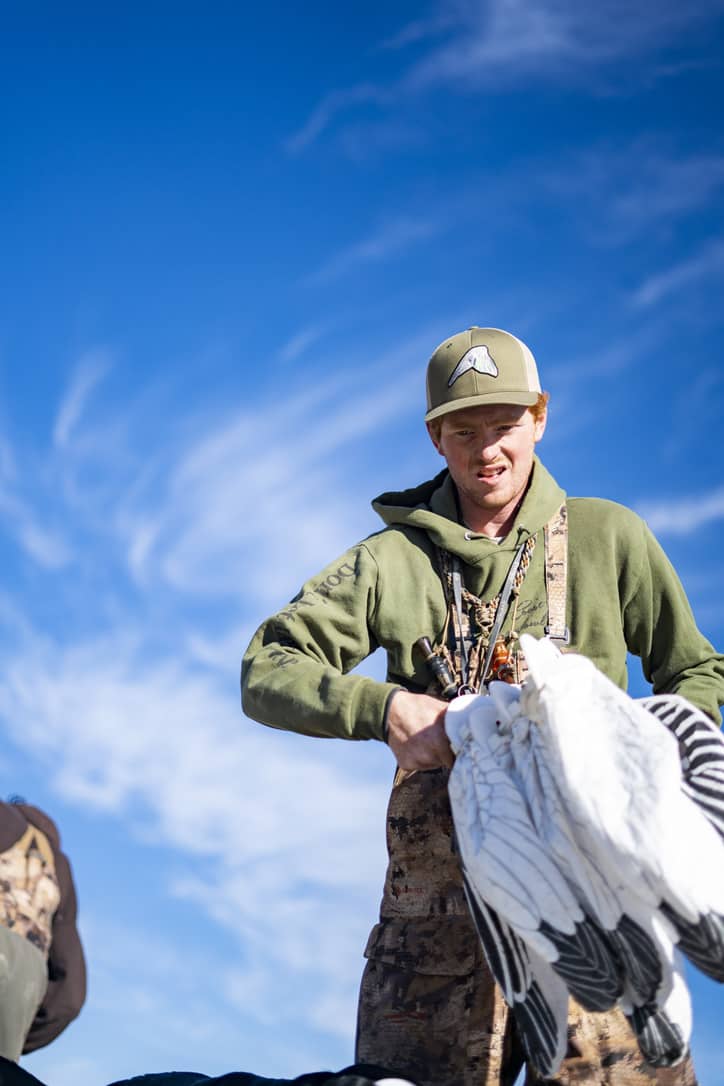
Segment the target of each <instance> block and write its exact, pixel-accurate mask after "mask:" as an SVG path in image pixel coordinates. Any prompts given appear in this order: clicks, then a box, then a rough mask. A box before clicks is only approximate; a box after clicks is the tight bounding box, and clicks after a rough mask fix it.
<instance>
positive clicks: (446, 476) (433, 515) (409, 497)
mask: <svg viewBox="0 0 724 1086" xmlns="http://www.w3.org/2000/svg"><path fill="white" fill-rule="evenodd" d="M565 499H566V493H565V491H564V490H562V489H561V487H559V486H558V483H557V482H556V481H555V479H554V478H553V476H552V475H551V474H550V473H549V472H548V471H547V470H546V469H545V468H544V467H543V464H542V463H541V462H540V460H539V459H538V457H534V460H533V470H532V471H531V476H530V480H529V483H528V489H527V490H526V492H525V495H524V497H523V501H522V502H521V505H520V508H519V509H518V512H517V514H516V517H515V521H514V523H513V527H512V528H511V530H510V532H509V533H508V535H507V536H506V537H505V539H504V540H503V541H502V543H496V542H495V541H494V540H492V539H489V538H488V537H487V536H484V535H480V534H479V533H478V532H471V531H470V529H469V528H466V527H465V525H464V524H462V523H461V521H460V513H459V510H458V501H457V492H456V490H455V484H454V483H453V481H452V478H451V477H450V473H449V471H448V470H447V468H445V469H444V470H443V471H441V472H440V474H439V475H436V476H435V478H434V479H430V480H429V481H428V482H426V483H422V484H421V485H420V486H417V487H413V488H412V489H410V490H401V491H390V492H389V493H387V494H381V495H380V496H379V498H375V500H374V501H373V502H372V508H373V509H374V510H375V512H376V513H378V514H379V516H380V517H382V520H383V521H384V522H385V524H386V525H387V526H388V527H390V528H392V527H398V526H399V527H406V528H421V529H422V530H423V531H424V532H426V533H427V535H428V536H429V537H430V539H432V541H433V543H435V544H436V546H438V547H441V548H442V549H443V550H446V551H449V552H450V553H451V554H457V555H458V556H459V557H460V558H461V559H463V560H464V561H465V562H467V563H468V565H477V564H478V563H479V562H483V561H485V559H486V557H489V555H490V549H491V547H494V548H495V549H496V550H498V549H508V550H514V549H515V548H516V547H518V546H519V545H520V544H521V543H523V542H524V541H525V540H526V539H527V538H528V537H529V536H531V535H535V534H536V532H538V531H540V529H541V528H542V527H543V526H544V525H545V524H547V523H548V521H549V520H550V519H551V517H552V516H553V514H554V513H555V512H556V510H557V509H559V508H560V506H561V505H562V503H563V502H564V501H565Z"/></svg>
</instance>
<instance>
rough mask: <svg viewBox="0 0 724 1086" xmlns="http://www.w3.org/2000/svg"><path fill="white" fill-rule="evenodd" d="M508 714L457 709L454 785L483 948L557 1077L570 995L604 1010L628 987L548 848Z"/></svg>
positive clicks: (546, 1069) (544, 1067)
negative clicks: (534, 817) (520, 773)
mask: <svg viewBox="0 0 724 1086" xmlns="http://www.w3.org/2000/svg"><path fill="white" fill-rule="evenodd" d="M508 689H509V688H508ZM499 717H500V714H499V712H498V708H497V705H496V702H495V701H494V700H493V699H492V698H489V697H476V696H468V697H463V698H458V699H456V701H454V702H453V703H452V704H451V706H450V707H449V709H448V711H447V714H446V719H445V727H446V731H447V734H448V738H449V739H450V743H451V745H452V748H453V750H454V752H455V753H456V755H457V757H456V762H455V766H454V768H453V770H452V772H451V774H450V780H449V785H448V788H449V792H450V799H451V805H452V810H453V817H454V821H455V827H456V835H457V839H458V847H459V850H460V855H461V858H462V867H463V878H464V883H465V888H466V892H467V895H468V900H469V902H470V908H471V913H472V915H473V919H474V921H475V923H476V926H477V929H478V932H479V934H480V938H481V942H482V944H483V949H484V951H485V954H486V957H487V959H488V963H489V965H490V968H491V971H492V973H493V975H494V976H495V978H496V980H497V981H498V983H499V984H500V986H501V989H502V991H503V994H504V996H505V998H506V1000H507V1002H508V1004H509V1006H510V1007H511V1008H512V1010H513V1013H514V1014H515V1017H516V1020H517V1021H518V1023H519V1025H520V1028H521V1034H522V1036H523V1040H524V1044H525V1046H526V1049H527V1051H528V1055H529V1058H530V1059H531V1060H532V1062H533V1063H534V1064H535V1065H536V1067H538V1069H539V1070H540V1071H541V1072H542V1073H543V1074H545V1075H550V1074H553V1073H554V1072H555V1070H556V1068H557V1067H558V1066H559V1065H560V1062H561V1060H562V1059H563V1056H564V1054H565V1049H566V1039H567V1034H566V1027H567V1010H568V991H569V990H570V991H571V992H573V993H574V994H575V995H576V997H577V998H578V999H579V1002H581V1003H582V1004H583V1005H584V1006H586V1007H588V1008H589V1009H591V1010H603V1009H607V1008H608V1007H610V1006H611V1005H612V1004H613V1003H614V1002H615V1001H616V999H617V998H618V997H619V996H620V995H621V994H622V990H623V989H622V983H621V977H620V971H619V969H618V964H617V962H616V960H615V958H614V956H613V954H612V952H611V948H610V946H609V945H608V944H607V942H606V940H605V938H604V936H603V935H602V933H601V931H600V930H599V928H598V926H597V925H596V924H595V922H594V921H592V920H591V918H590V917H588V916H587V915H586V913H585V912H584V910H583V909H582V908H581V906H580V904H579V903H578V902H577V901H576V899H575V897H574V895H573V893H572V891H571V889H570V887H569V886H568V885H567V883H566V881H565V879H564V878H563V876H562V875H561V873H560V871H559V870H558V869H557V867H556V865H555V863H554V862H553V861H552V860H551V859H550V858H549V857H548V856H547V855H546V852H545V849H543V848H542V847H541V843H540V840H539V839H538V837H537V834H536V832H535V829H534V827H533V824H532V822H531V819H530V816H529V812H528V810H527V806H526V802H525V798H524V797H523V795H522V794H521V792H520V791H519V789H518V787H517V785H516V783H515V780H514V777H513V772H512V770H513V766H512V759H511V756H510V733H509V730H508V729H507V728H506V727H505V726H504V725H503V722H502V721H501V720H500V719H499Z"/></svg>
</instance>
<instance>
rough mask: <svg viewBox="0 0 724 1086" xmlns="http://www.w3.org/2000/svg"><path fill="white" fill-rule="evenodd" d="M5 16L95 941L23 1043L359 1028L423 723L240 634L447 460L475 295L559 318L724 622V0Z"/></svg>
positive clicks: (35, 374) (51, 548)
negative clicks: (318, 718) (257, 706)
mask: <svg viewBox="0 0 724 1086" xmlns="http://www.w3.org/2000/svg"><path fill="white" fill-rule="evenodd" d="M3 24H4V30H3V41H2V45H0V50H1V51H2V64H0V102H1V103H2V105H1V106H0V109H1V110H2V148H3V153H2V162H3V165H2V170H1V171H0V197H1V198H0V228H1V234H0V236H1V237H2V258H1V259H0V276H1V280H0V529H1V531H0V557H1V558H2V562H3V567H4V571H5V577H4V579H3V585H2V587H1V588H0V639H1V643H2V651H3V660H4V667H3V669H2V673H1V674H0V723H1V727H2V732H1V740H0V744H1V745H0V769H1V770H2V773H3V780H4V781H5V782H6V783H5V786H4V791H5V792H6V793H8V792H17V793H22V794H23V795H25V796H26V797H27V798H28V800H30V801H33V802H36V803H38V804H39V805H41V806H43V807H45V808H46V809H47V810H48V811H49V812H50V813H51V814H53V815H54V816H55V817H56V819H57V820H58V822H59V824H60V826H61V828H62V831H63V836H64V840H65V844H66V847H67V850H68V852H69V854H70V856H71V858H72V861H73V864H74V868H75V872H76V877H77V882H78V887H79V894H80V899H81V923H82V931H83V936H84V939H85V943H86V947H87V951H88V956H89V962H90V994H89V1000H88V1003H87V1006H86V1008H85V1010H84V1012H83V1014H82V1016H81V1018H80V1019H79V1020H78V1022H77V1023H76V1024H75V1025H74V1026H72V1027H71V1028H70V1029H69V1030H68V1031H67V1033H66V1034H65V1035H64V1036H63V1037H62V1038H61V1039H60V1040H59V1041H58V1042H56V1043H55V1044H54V1045H53V1046H52V1047H50V1048H48V1049H47V1050H46V1051H45V1052H41V1053H39V1054H38V1055H36V1056H34V1057H32V1058H30V1059H29V1060H28V1061H27V1066H28V1067H29V1069H30V1070H32V1071H34V1073H35V1074H37V1075H39V1076H40V1077H41V1078H45V1079H47V1081H48V1082H49V1083H50V1084H51V1086H71V1084H72V1086H102V1084H103V1083H106V1082H108V1081H110V1080H112V1079H114V1078H118V1077H120V1076H121V1075H122V1074H132V1073H141V1072H146V1071H153V1070H168V1069H170V1068H185V1069H196V1070H198V1071H203V1072H206V1073H207V1074H212V1073H217V1074H218V1073H221V1072H223V1071H226V1070H231V1069H237V1070H254V1071H257V1072H258V1073H263V1074H267V1075H274V1074H276V1075H288V1076H290V1077H291V1076H292V1075H296V1074H300V1073H302V1072H303V1071H305V1070H313V1069H319V1068H322V1067H325V1066H326V1067H341V1066H343V1065H344V1064H345V1063H347V1062H349V1061H350V1060H351V1058H352V1036H353V1029H354V1006H355V996H356V986H357V983H358V978H359V974H360V971H361V967H362V959H361V951H362V947H363V945H364V940H365V938H366V934H367V931H368V929H369V927H370V926H371V924H372V923H373V921H374V919H375V915H376V911H377V907H378V902H379V894H380V889H381V883H382V875H383V869H384V854H383V836H384V833H383V822H384V807H385V802H386V796H387V792H388V788H389V783H390V777H391V773H392V769H393V767H392V761H391V757H390V755H389V752H388V751H387V750H386V749H384V748H383V747H381V746H380V745H377V744H372V743H366V744H344V743H341V742H340V743H336V742H323V741H317V740H310V739H302V738H299V737H296V736H293V735H286V734H283V733H279V732H274V731H269V730H267V729H264V728H262V727H260V726H258V725H256V724H252V723H251V722H248V721H245V720H244V718H243V717H242V715H241V712H240V709H239V703H238V668H239V660H240V656H241V652H242V650H243V647H244V646H245V644H246V642H247V640H248V638H249V637H250V636H251V634H252V632H253V630H254V628H255V627H256V625H257V624H258V622H259V621H260V620H261V619H262V618H263V617H265V616H266V615H267V614H268V613H269V612H271V611H272V610H274V609H276V607H277V606H278V605H280V604H281V603H282V602H283V601H285V600H287V599H288V598H289V597H290V596H291V595H292V594H293V593H294V592H295V591H296V590H297V589H298V587H299V585H300V584H301V582H302V580H303V579H304V578H305V577H306V576H308V575H309V574H311V573H312V572H314V571H316V570H317V569H319V568H321V566H322V565H324V564H325V563H326V562H327V561H328V560H330V559H331V558H332V557H334V556H335V555H336V554H338V553H340V552H341V551H342V550H343V549H344V548H345V547H346V546H347V545H348V544H350V543H352V542H354V541H355V540H356V539H358V538H360V537H362V536H364V535H365V534H367V533H368V532H370V531H372V530H375V528H376V527H377V523H376V521H375V518H374V515H373V514H372V512H371V510H370V508H369V501H370V499H371V498H372V497H374V496H375V495H376V494H378V493H380V492H381V491H384V490H389V489H395V488H401V487H404V486H408V485H413V484H415V483H417V482H420V481H421V480H422V479H424V478H427V477H429V476H430V475H432V474H433V473H434V472H436V471H437V470H438V467H439V466H440V465H439V462H438V459H437V457H436V455H435V453H434V450H433V449H432V446H431V445H430V444H429V442H428V439H427V436H426V434H425V431H424V428H423V425H422V415H423V412H424V366H425V362H426V359H427V357H428V356H429V354H430V353H431V351H432V349H433V348H434V347H435V346H436V345H437V343H438V342H439V341H440V340H441V339H442V338H444V337H445V336H446V335H448V334H450V333H451V332H453V331H457V330H459V329H461V328H464V327H466V326H468V325H469V324H472V323H478V324H482V325H494V326H498V327H504V328H508V329H510V330H511V331H513V332H515V333H517V334H518V335H519V336H521V337H522V338H524V339H525V340H526V341H527V342H528V343H529V344H530V346H531V347H532V349H533V351H534V353H535V355H536V357H537V359H538V362H539V367H540V371H541V375H542V380H543V384H544V387H545V388H547V389H548V390H549V391H550V393H551V412H550V422H549V428H548V432H547V434H546V437H545V438H544V441H543V443H542V445H541V446H540V452H541V456H542V457H543V459H544V460H545V462H546V463H547V465H548V466H549V468H550V469H551V470H552V471H553V473H554V474H555V475H556V477H557V478H558V480H559V481H560V482H561V484H562V485H563V486H564V487H566V489H567V490H568V491H569V493H572V494H596V495H600V496H603V497H607V498H612V499H614V500H618V501H622V502H624V503H626V504H628V505H631V506H633V507H634V508H636V509H638V510H639V511H640V512H642V513H643V514H644V515H645V516H646V517H647V519H648V520H649V523H650V524H651V526H652V527H653V528H654V530H655V531H656V532H657V534H658V536H659V538H660V539H661V541H662V543H663V545H664V546H665V548H666V550H667V551H668V553H669V554H670V556H671V558H672V560H673V561H674V563H675V564H676V566H677V569H678V570H679V572H680V574H681V576H682V579H683V581H684V583H685V586H686V588H687V591H688V593H689V596H690V599H691V602H692V606H693V607H694V610H695V613H696V615H697V618H698V620H699V623H700V625H701V627H702V629H703V630H704V632H705V633H706V634H707V636H709V637H710V638H711V639H712V640H713V641H714V642H715V643H718V644H719V646H721V645H722V644H724V618H722V606H721V601H722V597H723V596H724V563H723V562H722V558H721V547H720V542H719V540H720V533H721V528H722V521H723V520H724V473H723V472H722V455H721V427H720V418H721V413H722V409H723V408H724V369H723V368H722V363H721V357H720V356H721V337H722V325H723V324H724V316H723V310H722V304H721V298H722V285H723V283H724V232H723V230H722V207H723V205H724V146H723V143H724V139H723V135H722V125H721V101H722V93H723V90H724V87H723V83H724V80H723V78H722V67H721V60H720V57H721V52H722V44H723V41H724V3H722V2H721V0H692V2H691V3H689V4H687V5H681V4H673V3H670V2H669V0H662V2H661V3H659V4H653V3H638V4H633V5H631V4H628V3H627V4H624V3H623V2H619V0H600V2H599V3H597V4H596V5H593V4H590V5H581V4H577V3H574V2H573V0H527V2H523V0H488V2H485V3H475V2H466V0H440V2H439V3H430V4H411V3H404V2H400V3H397V4H394V5H387V4H384V5H383V4H379V3H375V2H368V3H365V4H350V5H333V4H325V3H316V4H315V3H313V4H310V5H304V6H302V5H287V4H279V3H271V4H265V5H254V6H252V5H245V4H234V3H212V4H207V5H203V6H202V5H201V4H198V3H196V4H193V3H180V4H179V3H174V4H173V5H172V4H170V3H163V2H152V3H148V4H144V5H140V4H137V3H133V2H131V3H128V4H124V5H116V6H115V8H109V7H107V6H106V7H105V8H103V7H98V6H97V5H83V4H78V3H72V2H71V3H68V4H65V5H63V8H62V11H61V9H60V8H58V7H57V6H56V5H51V4H36V5H33V6H32V8H30V7H28V6H27V5H20V4H17V5H11V6H10V7H8V8H6V10H5V11H4V13H3ZM369 667H370V668H371V669H372V673H373V674H381V663H380V662H379V661H377V660H373V661H371V662H370V664H369ZM632 679H633V689H634V690H635V691H637V692H639V691H640V692H643V690H644V687H643V684H642V682H641V681H640V680H639V679H638V678H637V677H636V675H635V673H633V674H632ZM691 984H692V989H693V992H694V996H695V1033H694V1051H695V1055H696V1058H697V1061H698V1065H699V1074H700V1077H701V1079H702V1081H703V1082H706V1083H707V1086H721V1084H723V1083H724V1071H722V1068H721V1064H722V1061H721V1057H720V1053H721V1040H720V1021H721V1016H722V1012H723V1011H724V999H723V996H722V992H721V990H719V989H718V988H717V986H715V985H714V984H711V983H709V982H706V981H704V980H703V979H702V978H700V977H697V976H692V977H691Z"/></svg>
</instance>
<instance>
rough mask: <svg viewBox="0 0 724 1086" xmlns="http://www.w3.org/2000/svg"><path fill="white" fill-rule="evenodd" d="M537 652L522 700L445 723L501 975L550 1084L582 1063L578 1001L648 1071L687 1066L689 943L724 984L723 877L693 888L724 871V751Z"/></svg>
mask: <svg viewBox="0 0 724 1086" xmlns="http://www.w3.org/2000/svg"><path fill="white" fill-rule="evenodd" d="M521 641H522V647H523V650H524V652H525V653H526V657H527V659H528V663H529V667H530V673H529V677H528V680H527V681H526V684H525V687H524V688H523V690H522V691H521V690H520V688H519V687H513V686H507V685H505V684H499V683H491V684H490V696H478V697H468V698H461V699H458V700H457V701H456V702H454V703H453V704H452V705H451V707H450V709H449V710H448V713H447V716H446V729H447V732H448V737H449V739H450V742H451V745H452V747H453V750H454V751H455V753H456V755H457V758H456V764H455V767H454V769H453V771H452V772H451V776H450V785H449V790H450V798H451V805H452V810H453V817H454V820H455V826H456V832H457V836H458V844H459V847H460V853H461V857H462V861H463V874H464V881H465V884H466V891H467V895H468V900H469V902H470V907H471V912H472V914H473V918H474V920H475V923H476V926H477V929H478V931H479V934H480V937H481V941H482V944H483V948H484V950H485V953H486V957H487V959H488V963H489V965H490V967H491V971H492V972H493V975H494V976H495V978H496V980H497V981H498V983H499V984H500V986H501V988H502V991H503V994H504V996H505V998H506V1001H507V1002H508V1004H509V1006H511V1008H512V1010H513V1013H514V1015H515V1017H516V1020H517V1022H518V1024H519V1027H520V1030H521V1033H522V1035H523V1039H524V1044H525V1046H526V1049H527V1051H528V1055H529V1058H530V1059H531V1061H532V1062H533V1063H534V1064H535V1065H536V1067H537V1068H538V1069H539V1071H541V1073H542V1074H544V1075H546V1076H550V1075H552V1074H554V1073H555V1071H556V1069H557V1067H558V1065H559V1064H560V1061H561V1060H562V1058H563V1055H564V1053H565V1044H566V1020H567V995H568V991H570V992H571V993H572V994H574V995H575V996H576V998H577V999H578V1001H579V1002H580V1003H581V1004H582V1005H583V1006H584V1007H586V1008H587V1009H590V1010H605V1009H608V1008H609V1007H611V1006H612V1005H613V1004H614V1003H616V1002H617V1001H618V1002H619V1003H620V1005H621V1007H622V1009H623V1010H624V1012H625V1013H626V1014H627V1016H628V1018H629V1021H630V1023H631V1025H632V1028H633V1029H634V1031H635V1033H636V1035H637V1037H638V1040H639V1045H640V1047H641V1049H642V1052H643V1054H644V1056H645V1057H646V1058H647V1059H648V1060H649V1061H650V1062H651V1063H654V1064H657V1065H660V1066H669V1065H672V1064H674V1063H676V1062H678V1061H679V1060H680V1059H681V1058H683V1056H684V1054H685V1053H686V1051H687V1046H688V1039H689V1036H690V1031H691V1006H690V1001H689V995H688V990H687V987H686V984H685V981H684V977H683V972H682V967H681V961H680V956H679V954H678V951H677V949H676V947H675V943H676V942H677V941H678V943H679V945H680V947H681V949H682V950H683V951H684V952H685V953H686V954H687V955H688V956H689V957H690V959H691V960H692V961H693V962H694V963H695V964H697V965H700V967H702V968H704V969H705V971H707V972H709V974H710V975H712V976H715V977H717V979H722V977H724V953H722V947H723V946H724V917H723V916H722V910H721V902H722V900H724V876H722V874H718V875H715V876H712V877H709V876H708V875H703V876H702V877H701V879H700V880H699V883H698V885H695V886H693V885H691V880H692V879H694V880H696V878H697V871H701V870H702V868H706V867H711V866H712V864H713V865H714V866H715V867H716V868H717V870H718V872H722V869H723V868H724V865H723V864H722V863H721V862H718V861H717V860H713V857H714V856H720V857H721V858H722V859H724V840H723V838H724V833H723V832H722V830H723V827H724V740H722V738H721V736H720V734H719V732H718V730H717V729H716V728H715V726H714V725H713V724H711V722H709V721H708V719H707V718H706V717H703V715H702V714H700V713H699V711H698V710H695V709H694V708H693V707H692V706H689V705H688V703H686V702H684V700H683V699H678V700H677V701H676V702H675V703H672V701H671V696H666V697H668V698H669V700H668V701H666V702H664V700H662V698H661V697H659V700H658V701H657V700H656V699H646V701H645V703H642V704H639V705H637V704H636V703H635V702H634V701H633V700H632V699H631V698H629V697H628V696H627V695H626V694H624V693H623V692H622V691H620V690H619V689H618V687H616V686H615V685H614V684H613V683H611V682H610V680H608V679H607V678H606V677H605V676H603V675H602V674H601V673H600V672H598V671H597V669H596V668H595V667H594V665H593V664H591V663H590V661H588V660H586V659H585V658H583V657H579V656H574V655H573V654H566V656H565V657H563V656H562V655H561V654H560V653H559V652H558V650H557V649H556V648H555V647H554V646H553V645H552V643H550V642H547V641H544V642H536V641H535V640H534V639H532V638H530V637H527V636H525V635H524V637H523V638H522V639H521ZM652 701H653V702H654V703H655V704H654V706H653V710H655V716H658V717H659V718H660V719H656V718H655V716H652V715H651V711H649V703H650V702H652ZM672 705H673V708H672ZM685 709H686V710H687V713H686V714H685V715H682V714H684V710H685ZM691 713H694V714H695V718H694V719H693V720H692V718H691V716H690V714H691ZM699 718H701V719H699ZM672 721H676V724H672ZM662 722H663V723H667V726H668V727H669V728H670V729H671V731H672V732H673V733H674V735H672V734H670V732H669V731H667V730H666V729H664V728H662V727H661V723H662ZM694 725H695V726H694ZM677 728H678V733H677ZM680 749H681V754H682V759H683V765H684V779H683V780H682V769H681V765H682V759H680V758H679V751H680ZM687 774H688V775H687ZM704 774H707V776H704ZM695 777H696V778H697V780H694V778H695ZM697 789H698V790H699V795H698V797H697V795H696V790H697ZM692 799H693V800H694V802H693V803H692ZM697 803H698V804H699V806H698V807H697ZM672 806H673V808H674V810H673V811H672V810H671V808H672ZM682 826H683V827H684V828H683V830H682V828H681V827H682ZM692 834H694V835H695V837H696V841H697V844H696V846H695V848H694V849H693V852H694V853H695V856H694V857H693V858H692V857H691V851H692V850H691V842H692ZM717 849H718V850H719V852H718V853H717V851H716V850H717ZM687 850H689V851H688V852H687ZM685 853H686V855H685ZM704 856H706V861H705V862H703V863H702V859H703V857H704ZM720 973H721V976H720Z"/></svg>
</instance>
